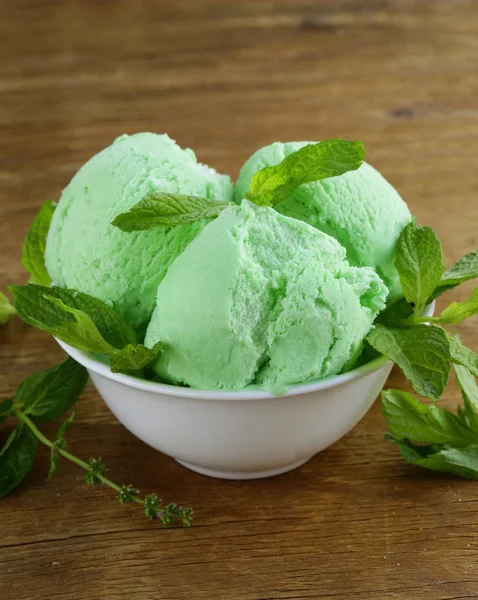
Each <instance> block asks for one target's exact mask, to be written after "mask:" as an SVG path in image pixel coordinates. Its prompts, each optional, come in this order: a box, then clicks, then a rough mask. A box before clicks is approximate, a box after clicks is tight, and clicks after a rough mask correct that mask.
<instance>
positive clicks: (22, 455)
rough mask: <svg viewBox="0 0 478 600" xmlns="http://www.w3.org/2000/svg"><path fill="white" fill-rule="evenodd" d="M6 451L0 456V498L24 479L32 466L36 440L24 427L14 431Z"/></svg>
mask: <svg viewBox="0 0 478 600" xmlns="http://www.w3.org/2000/svg"><path fill="white" fill-rule="evenodd" d="M15 431H16V434H15V435H14V436H13V439H12V441H11V443H10V444H9V446H8V448H7V449H6V451H2V454H0V498H3V497H4V496H6V495H7V494H9V493H10V492H11V491H12V490H13V489H15V488H16V487H17V486H18V485H19V484H20V483H21V482H22V481H23V479H24V478H25V476H26V475H27V473H28V472H29V471H30V469H31V468H32V465H33V459H34V457H35V452H36V448H37V439H36V437H35V436H34V434H33V433H32V432H31V431H30V430H29V429H27V428H26V427H22V426H19V427H17V429H16V430H15Z"/></svg>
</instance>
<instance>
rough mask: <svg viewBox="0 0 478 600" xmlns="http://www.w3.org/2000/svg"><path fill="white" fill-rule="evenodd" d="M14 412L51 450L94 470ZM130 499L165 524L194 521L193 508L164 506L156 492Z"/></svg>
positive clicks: (96, 474) (113, 486) (116, 487)
mask: <svg viewBox="0 0 478 600" xmlns="http://www.w3.org/2000/svg"><path fill="white" fill-rule="evenodd" d="M12 414H13V415H15V416H16V417H17V419H18V420H19V421H21V422H22V423H23V424H24V425H26V426H27V427H28V428H29V429H30V431H31V432H32V433H33V434H34V435H35V437H36V438H37V439H38V441H40V442H41V443H42V444H44V445H45V446H47V447H48V448H50V449H51V450H54V451H55V452H58V454H59V455H60V456H63V458H66V459H67V460H69V461H70V462H72V463H74V464H75V465H77V466H78V467H80V468H81V469H83V470H85V471H86V472H87V473H91V472H92V468H91V465H89V464H88V463H86V462H85V461H83V460H81V458H78V457H77V456H74V455H73V454H70V452H68V451H67V450H65V449H63V448H61V447H60V446H58V445H57V444H55V443H54V442H52V441H51V440H49V439H48V438H47V437H46V436H45V435H43V433H42V432H41V431H40V430H39V429H38V427H37V426H36V425H35V423H34V422H33V421H32V420H31V419H30V417H28V416H27V415H26V414H25V413H24V412H22V411H21V410H19V409H18V408H17V407H16V406H15V405H14V406H13V408H12ZM94 477H95V478H96V479H97V480H98V481H100V482H101V483H104V484H105V485H107V486H108V487H110V488H111V489H112V490H114V491H115V492H116V493H117V494H121V493H122V492H123V491H124V487H125V486H120V485H117V484H116V483H114V482H113V481H111V480H110V479H108V477H105V475H103V474H102V473H100V472H98V471H95V472H94ZM129 501H130V502H136V504H139V505H140V506H142V507H143V509H146V510H145V512H146V514H147V516H149V518H153V516H157V517H158V518H159V519H161V521H162V523H163V524H164V525H170V524H172V523H173V522H174V521H176V520H178V519H179V520H180V521H182V523H183V525H185V526H186V527H189V526H190V525H191V522H192V518H191V514H192V510H191V509H189V508H182V507H178V506H177V505H176V504H168V505H167V506H166V507H162V506H161V500H159V499H158V498H157V497H156V495H155V494H149V495H147V496H145V499H143V498H140V497H138V496H135V495H131V496H130V498H129ZM151 505H152V508H153V511H151V510H149V509H150V507H151ZM154 511H156V512H154Z"/></svg>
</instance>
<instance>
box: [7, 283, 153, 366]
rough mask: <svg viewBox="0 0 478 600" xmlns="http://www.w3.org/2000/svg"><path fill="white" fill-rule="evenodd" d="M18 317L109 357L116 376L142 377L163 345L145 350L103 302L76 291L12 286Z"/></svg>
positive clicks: (132, 331)
mask: <svg viewBox="0 0 478 600" xmlns="http://www.w3.org/2000/svg"><path fill="white" fill-rule="evenodd" d="M9 289H10V292H11V294H12V296H13V300H14V303H15V307H16V309H17V311H18V314H19V316H20V317H21V318H22V319H23V320H24V321H25V322H26V323H28V324H29V325H33V326H34V327H37V328H38V329H41V330H42V331H46V332H47V333H50V334H52V335H54V336H55V337H57V338H58V339H60V340H62V341H63V342H65V343H66V344H69V345H70V346H73V347H75V348H78V349H80V350H84V351H85V352H93V353H101V354H107V355H108V356H109V358H110V365H111V370H112V371H113V373H126V374H130V375H131V374H137V375H139V374H141V371H142V369H144V367H146V366H148V364H149V363H151V362H152V361H153V360H154V359H155V358H157V357H158V356H159V353H160V352H161V349H162V344H161V343H158V344H156V345H155V346H154V348H146V347H145V346H143V345H142V344H138V343H137V341H136V334H135V332H134V330H133V328H132V327H131V326H130V325H129V324H128V323H127V322H126V321H125V320H124V319H123V318H122V317H121V316H120V315H119V314H118V313H117V312H116V311H115V310H114V309H112V308H111V307H109V306H108V305H107V304H105V303H104V302H101V301H100V300H97V299H96V298H93V297H92V296H89V295H88V294H83V293H80V292H75V291H74V290H67V289H63V288H59V287H50V288H46V287H43V286H39V285H34V284H27V285H23V286H10V288H9Z"/></svg>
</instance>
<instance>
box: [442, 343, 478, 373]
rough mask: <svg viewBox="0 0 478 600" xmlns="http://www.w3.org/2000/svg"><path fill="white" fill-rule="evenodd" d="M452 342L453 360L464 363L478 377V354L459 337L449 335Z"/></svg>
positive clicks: (460, 363)
mask: <svg viewBox="0 0 478 600" xmlns="http://www.w3.org/2000/svg"><path fill="white" fill-rule="evenodd" d="M448 341H449V343H450V353H451V362H452V363H454V364H455V365H462V366H464V367H466V368H467V369H468V371H470V373H472V374H473V375H474V376H475V377H478V354H476V352H473V350H470V348H467V347H466V346H464V345H463V344H462V343H461V342H460V340H459V339H457V338H454V337H451V336H448Z"/></svg>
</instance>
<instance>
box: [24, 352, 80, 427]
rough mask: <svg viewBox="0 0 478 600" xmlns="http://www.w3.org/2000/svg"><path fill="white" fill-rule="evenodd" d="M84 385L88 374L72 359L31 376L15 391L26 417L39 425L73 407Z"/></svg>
mask: <svg viewBox="0 0 478 600" xmlns="http://www.w3.org/2000/svg"><path fill="white" fill-rule="evenodd" d="M87 381H88V372H87V370H86V369H85V367H82V366H81V365H80V364H78V363H77V362H76V361H74V360H73V359H72V358H67V359H66V360H65V361H64V362H62V363H61V364H60V365H56V366H55V367H52V368H50V369H45V370H44V371H40V372H38V373H33V375H30V377H28V378H27V379H25V380H24V381H22V383H21V384H20V385H19V386H18V389H17V396H16V397H17V402H18V403H19V404H20V406H21V408H22V411H23V412H24V413H25V414H26V415H31V416H32V417H34V418H35V419H37V420H40V421H50V420H51V419H56V418H58V417H61V416H62V415H63V414H64V413H65V412H67V411H68V410H70V408H71V407H72V406H73V405H74V404H76V402H77V401H78V398H79V397H80V396H81V394H82V393H83V390H84V389H85V386H86V383H87Z"/></svg>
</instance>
